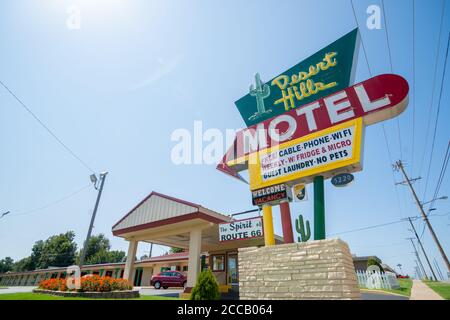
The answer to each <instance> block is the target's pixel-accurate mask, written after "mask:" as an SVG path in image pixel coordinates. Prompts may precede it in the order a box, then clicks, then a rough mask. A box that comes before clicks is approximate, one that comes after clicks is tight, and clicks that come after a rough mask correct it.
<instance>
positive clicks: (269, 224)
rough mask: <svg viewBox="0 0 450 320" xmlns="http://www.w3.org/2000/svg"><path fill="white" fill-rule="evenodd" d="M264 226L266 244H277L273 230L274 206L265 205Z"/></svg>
mask: <svg viewBox="0 0 450 320" xmlns="http://www.w3.org/2000/svg"><path fill="white" fill-rule="evenodd" d="M263 227H264V244H265V245H266V246H273V245H274V244H275V235H274V232H273V218H272V206H269V205H264V206H263Z"/></svg>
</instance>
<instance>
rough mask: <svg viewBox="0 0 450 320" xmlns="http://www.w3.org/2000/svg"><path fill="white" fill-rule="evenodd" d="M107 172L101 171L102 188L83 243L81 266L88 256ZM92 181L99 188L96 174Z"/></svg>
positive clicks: (92, 176)
mask: <svg viewBox="0 0 450 320" xmlns="http://www.w3.org/2000/svg"><path fill="white" fill-rule="evenodd" d="M107 174H108V172H102V173H100V188H99V189H98V194H97V200H96V201H95V206H94V211H93V212H92V217H91V223H90V224H89V230H88V233H87V236H86V240H85V241H84V244H83V250H82V251H81V256H80V263H79V265H80V268H81V267H82V266H83V264H84V259H85V258H86V250H87V246H88V243H89V239H90V238H91V233H92V229H93V227H94V221H95V215H96V214H97V209H98V204H99V203H100V198H101V196H102V191H103V185H104V184H105V178H106V175H107ZM91 181H92V182H93V183H94V187H95V189H97V186H96V183H97V177H96V175H95V174H92V175H91Z"/></svg>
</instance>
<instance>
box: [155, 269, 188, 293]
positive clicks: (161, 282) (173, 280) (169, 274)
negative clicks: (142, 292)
mask: <svg viewBox="0 0 450 320" xmlns="http://www.w3.org/2000/svg"><path fill="white" fill-rule="evenodd" d="M186 280H187V277H186V276H185V275H184V274H182V273H181V272H178V271H164V272H161V273H158V274H157V275H156V276H152V278H151V279H150V285H151V286H154V287H155V289H161V287H162V288H164V289H167V288H168V287H183V288H184V287H185V286H186Z"/></svg>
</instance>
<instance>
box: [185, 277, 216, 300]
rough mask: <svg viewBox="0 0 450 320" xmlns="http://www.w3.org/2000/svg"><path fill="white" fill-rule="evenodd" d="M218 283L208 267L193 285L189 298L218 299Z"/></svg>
mask: <svg viewBox="0 0 450 320" xmlns="http://www.w3.org/2000/svg"><path fill="white" fill-rule="evenodd" d="M219 299H220V291H219V284H218V283H217V280H216V278H215V277H214V275H213V274H212V272H211V270H210V269H206V270H203V271H202V272H201V273H200V275H199V277H198V279H197V283H196V284H195V287H194V288H192V292H191V300H219Z"/></svg>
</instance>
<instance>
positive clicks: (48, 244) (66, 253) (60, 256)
mask: <svg viewBox="0 0 450 320" xmlns="http://www.w3.org/2000/svg"><path fill="white" fill-rule="evenodd" d="M74 239H75V233H74V232H73V231H67V232H66V233H61V234H58V235H54V236H51V237H50V238H48V239H47V240H45V241H44V243H43V245H42V244H40V243H39V241H38V242H37V243H36V244H35V246H37V247H39V248H38V249H37V250H36V251H37V252H40V255H41V256H40V259H39V260H38V261H39V264H38V265H37V266H36V267H37V268H39V269H42V268H48V267H49V266H55V267H67V266H70V265H72V264H74V262H75V255H76V252H77V244H76V243H75V242H74ZM41 246H42V247H41Z"/></svg>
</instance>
